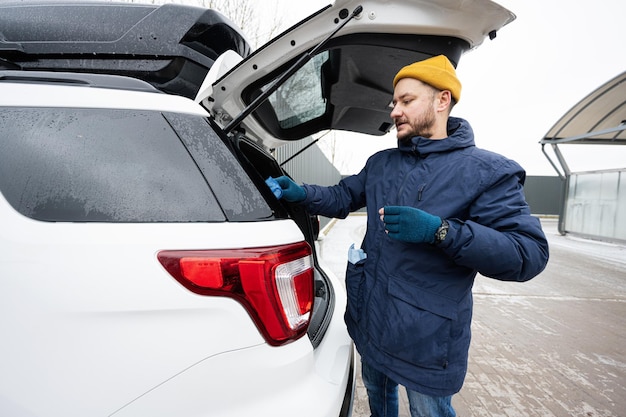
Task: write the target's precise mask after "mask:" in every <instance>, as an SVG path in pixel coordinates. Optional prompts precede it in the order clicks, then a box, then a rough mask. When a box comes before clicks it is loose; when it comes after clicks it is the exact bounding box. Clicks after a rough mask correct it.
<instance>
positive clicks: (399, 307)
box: [381, 277, 458, 369]
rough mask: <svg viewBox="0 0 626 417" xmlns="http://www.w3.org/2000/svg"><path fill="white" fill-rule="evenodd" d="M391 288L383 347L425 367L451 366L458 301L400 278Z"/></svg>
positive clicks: (384, 327)
mask: <svg viewBox="0 0 626 417" xmlns="http://www.w3.org/2000/svg"><path fill="white" fill-rule="evenodd" d="M387 288H388V295H389V297H388V305H387V308H386V309H385V313H384V323H383V330H382V340H381V348H382V349H383V350H384V351H385V352H386V353H387V354H389V355H390V356H393V357H395V358H398V359H401V360H403V361H405V362H409V363H411V364H414V365H418V366H420V367H423V368H428V369H445V368H447V366H448V354H449V349H450V344H451V343H450V342H451V341H450V338H451V329H452V322H453V320H456V318H457V313H458V306H457V303H456V302H454V301H453V300H451V299H448V298H446V297H442V296H441V295H438V294H434V293H431V292H428V291H426V290H424V289H422V288H420V287H419V286H416V285H415V284H413V283H410V282H408V281H405V280H402V279H399V278H397V277H392V278H391V279H390V280H389V285H388V287H387Z"/></svg>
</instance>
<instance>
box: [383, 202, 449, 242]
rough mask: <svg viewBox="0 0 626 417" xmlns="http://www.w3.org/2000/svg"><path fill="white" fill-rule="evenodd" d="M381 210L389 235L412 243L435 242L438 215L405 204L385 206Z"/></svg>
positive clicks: (439, 223) (438, 220) (438, 222)
mask: <svg viewBox="0 0 626 417" xmlns="http://www.w3.org/2000/svg"><path fill="white" fill-rule="evenodd" d="M383 210H384V211H383ZM383 210H381V211H380V212H379V213H380V215H381V219H382V220H383V222H384V223H385V230H386V231H387V234H388V235H389V237H392V238H394V239H398V240H402V241H404V242H413V243H434V242H435V233H436V232H437V229H438V228H439V226H441V218H440V217H437V216H433V215H432V214H429V213H426V212H425V211H423V210H420V209H416V208H413V207H405V206H385V207H384V208H383Z"/></svg>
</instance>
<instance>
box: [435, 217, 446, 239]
mask: <svg viewBox="0 0 626 417" xmlns="http://www.w3.org/2000/svg"><path fill="white" fill-rule="evenodd" d="M447 235H448V222H447V221H445V220H444V221H443V223H442V224H441V226H439V229H437V233H436V240H437V243H440V242H442V241H443V240H444V239H445V238H446V236H447Z"/></svg>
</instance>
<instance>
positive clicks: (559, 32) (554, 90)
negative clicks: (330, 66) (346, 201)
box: [274, 0, 626, 175]
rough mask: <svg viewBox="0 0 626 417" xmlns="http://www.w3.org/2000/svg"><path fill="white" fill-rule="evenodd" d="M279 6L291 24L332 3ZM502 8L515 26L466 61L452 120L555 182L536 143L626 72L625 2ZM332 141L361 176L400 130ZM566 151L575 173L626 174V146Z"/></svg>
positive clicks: (552, 0) (527, 3)
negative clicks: (614, 170)
mask: <svg viewBox="0 0 626 417" xmlns="http://www.w3.org/2000/svg"><path fill="white" fill-rule="evenodd" d="M274 1H276V2H277V3H278V5H279V6H281V7H279V8H278V9H279V12H280V10H283V11H284V12H285V15H287V16H288V18H287V19H285V20H284V21H283V23H284V24H289V25H290V24H293V23H295V22H297V21H299V20H301V19H302V18H304V17H306V16H308V15H310V14H311V13H313V12H314V11H316V10H318V9H320V8H321V7H323V6H325V5H326V4H329V3H330V1H325V0H309V1H307V2H292V1H288V0H274ZM498 3H499V4H501V5H502V6H504V7H506V8H508V9H509V10H511V11H512V12H513V13H515V15H516V16H517V19H516V20H515V21H513V22H512V23H510V24H509V25H507V26H505V27H504V28H503V29H502V30H501V31H500V32H499V33H498V36H497V38H496V39H495V40H493V41H489V40H486V41H485V42H484V43H483V45H481V46H480V47H479V48H478V49H476V50H473V51H471V52H469V53H467V54H465V56H464V57H463V58H462V59H461V62H460V65H459V67H458V69H457V74H458V76H459V78H460V79H461V82H462V84H463V97H462V99H461V101H460V103H459V104H458V106H457V107H456V108H455V109H454V111H453V115H455V116H458V117H463V118H465V119H467V120H468V121H469V122H470V123H471V124H472V126H473V128H474V132H475V135H476V144H477V145H478V146H480V147H482V148H485V149H489V150H492V151H494V152H498V153H501V154H503V155H505V156H508V157H510V158H512V159H515V160H516V161H517V162H519V163H520V164H521V165H522V166H523V167H524V168H525V169H526V171H527V173H528V174H529V175H556V173H555V171H554V169H553V168H552V167H551V166H550V164H549V163H548V161H547V159H546V158H545V156H544V155H543V154H542V153H541V146H540V145H539V144H538V142H539V140H541V138H542V137H543V135H544V134H545V133H546V132H547V131H548V130H549V129H550V128H551V127H552V125H554V123H556V121H557V120H558V119H559V118H560V117H561V116H563V114H564V113H565V112H567V111H568V110H569V109H570V108H571V107H573V106H574V105H575V104H576V103H577V102H578V101H580V100H581V99H582V98H584V97H585V96H586V95H587V94H589V93H591V92H592V91H593V90H595V89H596V88H597V87H599V86H600V85H602V84H603V83H605V82H606V81H608V80H609V79H611V78H613V77H615V76H617V75H618V74H620V73H621V72H623V71H625V70H626V54H625V53H624V39H625V36H624V33H623V31H624V21H623V19H624V16H626V1H624V0H595V1H593V2H589V3H582V2H574V1H571V0H500V1H498ZM334 135H335V137H336V139H337V142H338V143H345V148H343V147H341V148H338V153H339V155H340V156H339V158H340V160H338V161H336V165H337V166H338V167H339V169H340V170H341V171H342V173H344V174H350V173H355V172H358V171H359V170H360V169H361V168H362V166H363V164H364V163H365V160H366V158H367V156H369V155H370V154H372V153H374V152H375V151H376V150H378V149H384V148H388V147H395V144H396V141H395V131H393V132H392V134H391V135H390V136H389V137H384V138H366V139H364V138H362V137H359V138H357V139H355V138H351V137H349V136H350V135H347V136H346V135H343V134H342V133H335V134H334ZM328 136H332V135H328ZM357 144H358V146H357ZM323 147H324V145H323V146H322V148H323ZM561 149H562V151H563V152H564V154H565V156H566V158H567V159H568V162H570V168H572V170H574V171H584V170H595V169H604V168H609V167H610V168H625V167H626V146H604V147H590V146H585V145H565V146H562V147H561Z"/></svg>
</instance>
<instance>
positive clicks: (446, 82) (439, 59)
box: [393, 55, 461, 103]
mask: <svg viewBox="0 0 626 417" xmlns="http://www.w3.org/2000/svg"><path fill="white" fill-rule="evenodd" d="M402 78H415V79H417V80H420V81H422V82H424V83H426V84H429V85H432V86H433V87H435V88H436V89H438V90H449V91H450V92H451V93H452V98H454V100H456V102H457V103H458V101H459V100H460V99H461V82H460V81H459V79H458V78H456V71H455V70H454V67H453V66H452V63H451V62H450V61H449V60H448V58H447V57H446V56H444V55H438V56H434V57H432V58H428V59H425V60H423V61H418V62H415V63H413V64H411V65H407V66H406V67H404V68H402V69H401V70H400V71H398V73H397V74H396V76H395V77H394V79H393V86H394V88H395V87H396V84H398V81H400V79H402Z"/></svg>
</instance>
